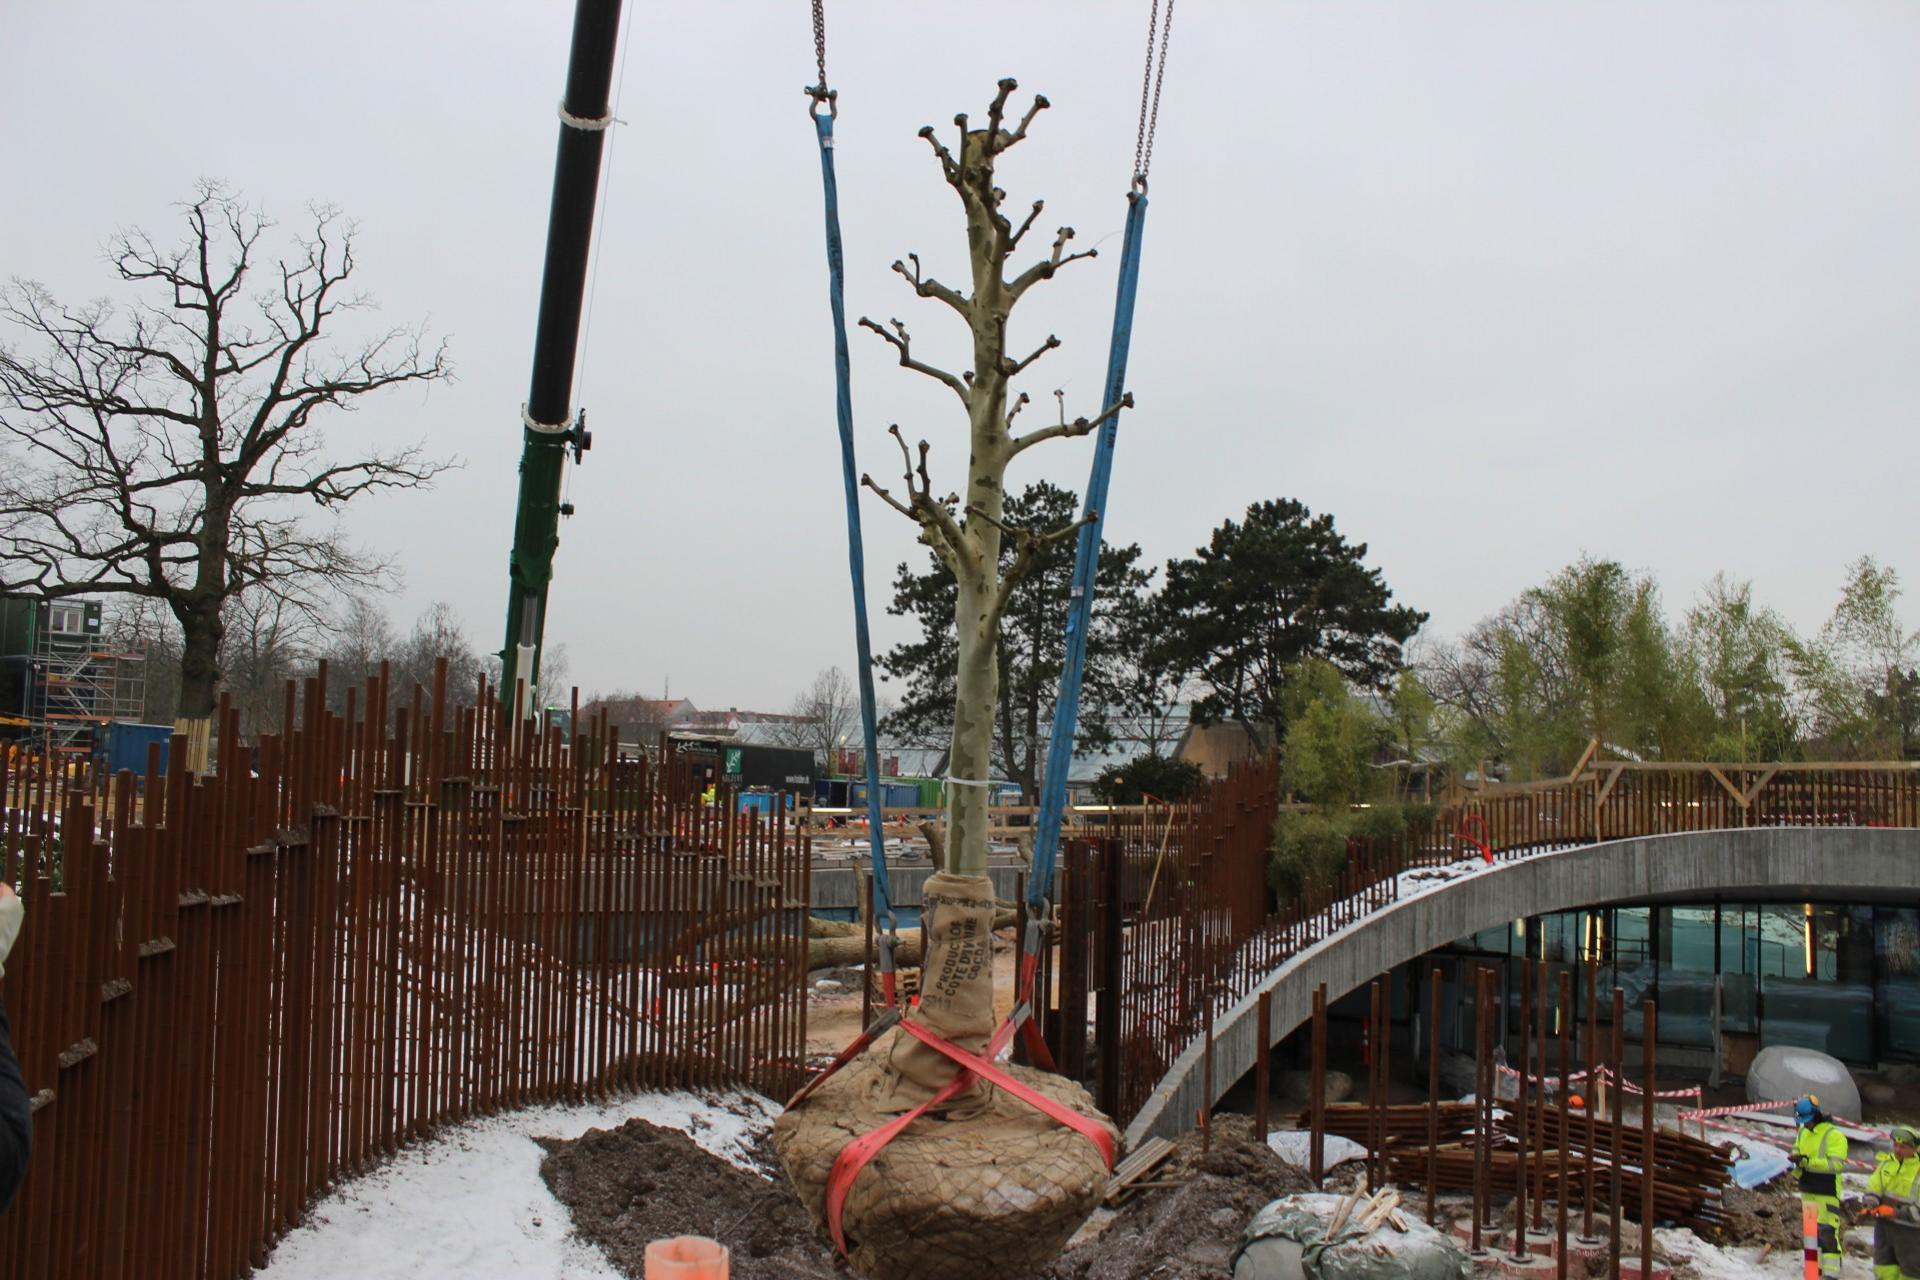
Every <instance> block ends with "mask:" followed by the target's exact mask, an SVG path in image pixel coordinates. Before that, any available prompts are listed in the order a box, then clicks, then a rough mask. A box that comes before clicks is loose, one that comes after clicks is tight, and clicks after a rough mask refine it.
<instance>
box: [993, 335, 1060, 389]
mask: <svg viewBox="0 0 1920 1280" xmlns="http://www.w3.org/2000/svg"><path fill="white" fill-rule="evenodd" d="M1059 345H1060V339H1059V338H1057V337H1055V336H1054V335H1053V334H1051V333H1050V334H1048V335H1047V340H1046V341H1045V342H1043V343H1041V344H1040V346H1039V349H1038V350H1036V351H1035V352H1034V353H1033V354H1032V355H1030V356H1028V357H1027V358H1026V359H1024V360H1009V359H1007V358H1006V357H1005V356H1002V357H1001V358H1000V367H1001V369H1002V370H1004V371H1005V373H1006V375H1007V376H1008V377H1009V378H1012V377H1016V376H1018V375H1019V374H1020V373H1021V372H1022V371H1024V370H1025V369H1026V367H1027V366H1028V365H1030V364H1032V363H1033V362H1034V361H1035V360H1038V359H1039V358H1040V357H1041V356H1043V355H1045V354H1047V352H1049V351H1052V350H1053V349H1054V348H1055V347H1057V346H1059Z"/></svg>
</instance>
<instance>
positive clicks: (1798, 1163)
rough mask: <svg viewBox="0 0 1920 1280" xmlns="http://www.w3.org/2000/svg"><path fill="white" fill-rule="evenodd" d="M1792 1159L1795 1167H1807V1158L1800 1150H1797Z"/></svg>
mask: <svg viewBox="0 0 1920 1280" xmlns="http://www.w3.org/2000/svg"><path fill="white" fill-rule="evenodd" d="M1792 1159H1793V1167H1794V1168H1795V1169H1805V1168H1806V1167H1807V1158H1806V1157H1805V1156H1804V1155H1801V1154H1800V1153H1799V1152H1795V1153H1794V1155H1793V1157H1792Z"/></svg>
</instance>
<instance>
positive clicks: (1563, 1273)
mask: <svg viewBox="0 0 1920 1280" xmlns="http://www.w3.org/2000/svg"><path fill="white" fill-rule="evenodd" d="M1572 999H1573V975H1572V974H1570V973H1568V972H1567V971H1566V970H1564V969H1562V970H1561V971H1560V1131H1559V1140H1558V1141H1556V1142H1555V1143H1554V1144H1553V1145H1554V1146H1556V1147H1558V1148H1559V1149H1560V1183H1559V1187H1560V1189H1559V1190H1558V1191H1557V1192H1556V1193H1555V1194H1554V1197H1553V1200H1554V1227H1555V1230H1556V1231H1557V1232H1558V1233H1559V1240H1558V1243H1557V1244H1556V1245H1555V1248H1554V1252H1553V1256H1554V1264H1555V1269H1556V1271H1557V1273H1558V1275H1559V1278H1560V1280H1567V1172H1568V1168H1567V1146H1568V1139H1569V1135H1570V1133H1571V1125H1572V1121H1571V1120H1570V1119H1569V1117H1568V1115H1567V1094H1568V1092H1569V1089H1568V1087H1567V1086H1568V1081H1567V1077H1568V1075H1569V1073H1571V1072H1572V1070H1573V1060H1572V1057H1571V1055H1570V1053H1569V1051H1568V1047H1567V1012H1568V1005H1569V1003H1570V1002H1571V1001H1572Z"/></svg>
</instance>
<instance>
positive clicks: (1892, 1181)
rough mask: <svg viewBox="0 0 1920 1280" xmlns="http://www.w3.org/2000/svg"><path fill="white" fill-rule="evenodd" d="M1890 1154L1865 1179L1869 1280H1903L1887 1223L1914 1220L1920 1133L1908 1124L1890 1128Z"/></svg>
mask: <svg viewBox="0 0 1920 1280" xmlns="http://www.w3.org/2000/svg"><path fill="white" fill-rule="evenodd" d="M1890 1136H1891V1137H1892V1138H1893V1151H1892V1153H1891V1154H1882V1155H1881V1156H1880V1157H1879V1160H1878V1162H1877V1163H1876V1164H1875V1166H1874V1170H1873V1176H1872V1177H1870V1178H1868V1179H1867V1194H1866V1198H1865V1200H1864V1201H1863V1202H1861V1208H1862V1209H1864V1210H1865V1212H1866V1213H1867V1214H1869V1215H1871V1216H1872V1218H1873V1280H1906V1277H1909V1276H1910V1275H1912V1273H1910V1272H1905V1271H1902V1270H1900V1264H1899V1263H1898V1262H1896V1261H1895V1260H1894V1254H1893V1227H1892V1225H1891V1220H1892V1219H1894V1218H1895V1217H1899V1218H1901V1219H1902V1220H1903V1221H1905V1222H1907V1223H1913V1222H1914V1221H1915V1207H1914V1194H1913V1193H1914V1183H1915V1182H1916V1181H1920V1150H1917V1148H1920V1133H1916V1132H1915V1131H1914V1128H1913V1126H1912V1125H1905V1124H1897V1125H1895V1126H1893V1133H1892V1134H1891V1135H1890Z"/></svg>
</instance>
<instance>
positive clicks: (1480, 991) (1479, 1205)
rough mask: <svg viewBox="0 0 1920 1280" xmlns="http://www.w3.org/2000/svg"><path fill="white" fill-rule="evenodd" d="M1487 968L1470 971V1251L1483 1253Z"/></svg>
mask: <svg viewBox="0 0 1920 1280" xmlns="http://www.w3.org/2000/svg"><path fill="white" fill-rule="evenodd" d="M1487 1056H1488V1055H1487V969H1486V967H1485V966H1484V965H1482V966H1480V967H1479V968H1476V969H1475V970H1474V972H1473V1253H1474V1256H1475V1257H1484V1256H1486V1243H1485V1242H1484V1241H1483V1240H1482V1239H1481V1237H1480V1231H1481V1226H1482V1224H1484V1223H1485V1222H1486V1220H1487V1213H1486V1205H1487V1125H1488V1113H1489V1111H1490V1108H1489V1106H1488V1097H1487V1094H1488V1092H1489V1090H1488V1088H1487V1075H1488V1070H1487V1067H1488V1063H1487Z"/></svg>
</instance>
